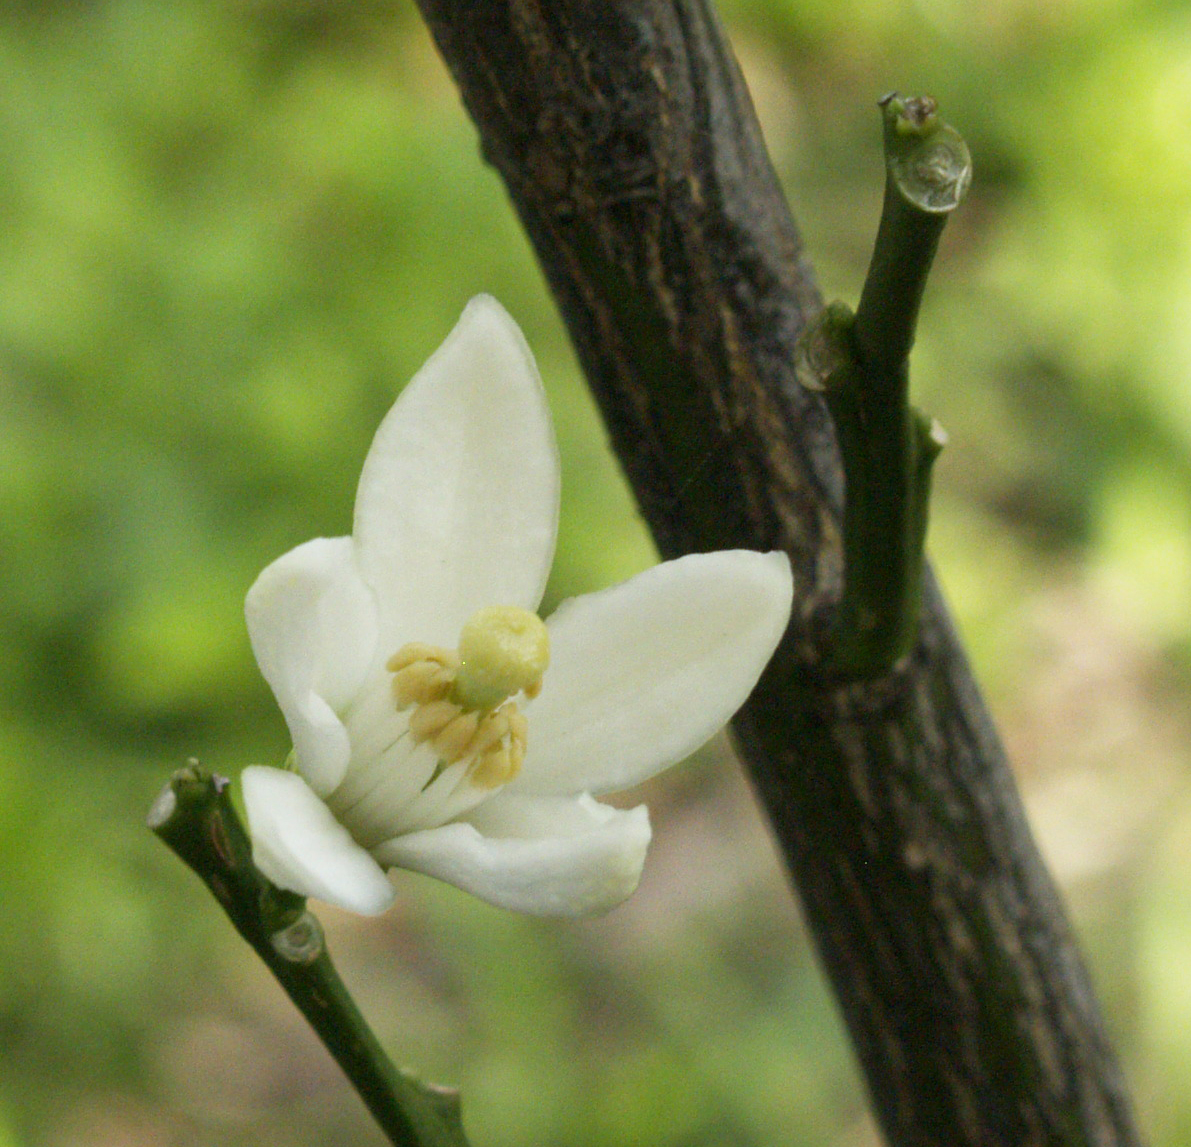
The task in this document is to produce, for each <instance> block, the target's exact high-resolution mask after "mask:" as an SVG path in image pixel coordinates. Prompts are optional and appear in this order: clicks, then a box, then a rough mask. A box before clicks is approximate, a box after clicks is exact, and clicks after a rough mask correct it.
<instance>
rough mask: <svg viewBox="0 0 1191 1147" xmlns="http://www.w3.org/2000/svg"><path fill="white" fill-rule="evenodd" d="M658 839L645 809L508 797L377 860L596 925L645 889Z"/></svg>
mask: <svg viewBox="0 0 1191 1147" xmlns="http://www.w3.org/2000/svg"><path fill="white" fill-rule="evenodd" d="M649 838H650V828H649V813H648V811H647V810H646V808H645V806H644V805H639V806H638V807H637V808H634V809H630V810H628V811H624V810H621V809H614V808H610V807H609V806H607V805H602V804H600V803H599V802H597V801H594V800H592V799H591V797H589V796H588V795H587V794H583V795H582V796H580V797H578V798H575V797H570V798H558V797H553V798H552V797H545V798H540V797H514V796H511V795H509V794H508V793H507V792H506V793H502V794H500V795H499V796H497V797H494V798H493V799H492V800H490V801H488V802H486V803H485V804H483V805H481V806H480V807H479V808H477V809H473V810H472V812H471V813H470V814H468V816H467V818H466V820H465V821H460V822H455V823H452V824H446V825H443V826H442V827H441V828H432V829H427V830H425V831H423V832H413V833H410V834H408V835H406V836H399V837H396V838H395V839H393V840H391V841H389V842H387V843H386V844H382V845H380V846H379V847H377V848H374V849H373V850H372V854H373V856H375V857H376V859H377V860H379V861H380V862H381V864H386V865H387V864H392V865H397V866H399V867H401V868H409V869H413V870H414V871H415V872H423V873H425V874H426V875H427V876H434V877H437V878H438V879H439V880H445V881H446V882H447V883H449V884H454V885H455V886H456V887H457V888H462V889H463V890H464V891H465V892H470V893H472V894H473V895H474V896H478V897H479V898H480V899H481V900H486V901H488V903H489V904H495V905H496V906H497V907H499V908H511V909H513V910H514V911H516V912H528V913H530V914H531V915H534V916H592V915H596V914H598V913H600V912H607V911H608V910H609V909H611V908H614V907H616V905H617V904H619V903H620V902H621V901H622V900H624V899H625V898H626V897H627V896H629V895H630V894H631V893H632V892H633V890H634V889H635V888H636V887H637V882H638V881H639V880H640V879H641V868H642V865H644V863H645V850H646V848H647V847H648V846H649Z"/></svg>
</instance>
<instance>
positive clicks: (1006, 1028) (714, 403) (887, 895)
mask: <svg viewBox="0 0 1191 1147" xmlns="http://www.w3.org/2000/svg"><path fill="white" fill-rule="evenodd" d="M418 2H419V5H420V7H421V9H422V12H423V14H424V16H425V18H426V20H427V23H428V24H429V27H430V29H431V32H432V34H433V35H434V37H435V39H436V41H437V43H438V46H439V48H440V50H441V52H442V54H443V56H444V57H445V59H446V61H447V64H448V66H449V67H450V69H451V71H452V73H453V74H454V76H455V79H456V81H457V82H458V84H459V87H460V89H461V91H462V95H463V99H464V102H465V104H466V106H467V108H468V110H469V112H470V113H471V116H472V118H473V119H474V120H475V122H476V124H477V126H478V128H479V131H480V136H481V140H482V146H483V151H484V155H485V157H486V158H487V159H488V161H489V162H491V163H492V164H493V165H494V166H495V167H496V168H497V170H498V171H499V172H500V174H501V175H502V176H503V178H504V180H505V182H506V184H507V186H508V189H509V193H510V195H511V197H512V200H513V203H514V205H515V206H516V209H517V211H518V213H519V214H520V217H521V220H522V222H523V224H524V226H525V228H526V230H527V231H528V233H529V235H530V238H531V240H532V242H533V244H534V246H535V248H536V249H537V253H538V257H539V259H540V261H541V264H542V266H543V268H544V270H545V273H546V276H547V278H548V280H549V283H550V286H551V288H552V290H553V292H554V295H555V297H556V299H557V301H558V304H559V306H560V308H561V311H562V314H563V316H564V319H565V321H566V323H567V325H568V327H569V330H570V333H571V337H572V339H573V340H574V343H575V346H576V348H577V350H578V354H579V357H580V360H581V362H582V365H583V367H584V369H585V371H586V373H587V377H588V379H589V382H590V384H591V387H592V389H593V391H594V393H595V395H596V398H597V400H598V402H599V404H600V407H601V409H602V411H603V414H604V417H605V420H606V422H607V426H608V429H609V432H610V434H611V437H612V441H613V444H614V447H615V449H616V451H617V453H618V454H619V456H620V459H621V461H622V464H623V465H624V468H625V470H626V472H627V474H628V476H629V479H630V481H631V483H632V485H633V488H634V490H635V491H636V495H637V498H638V500H639V502H640V505H641V508H642V511H643V512H644V514H645V517H646V519H647V520H648V522H649V525H650V528H651V530H652V532H653V535H654V537H655V539H656V540H657V544H658V547H659V549H660V550H661V552H662V554H663V555H665V556H666V557H675V556H678V555H680V554H684V553H688V552H691V551H706V550H713V549H720V548H731V547H745V548H750V549H762V550H764V549H772V548H781V549H784V550H785V551H786V552H787V553H788V554H789V555H790V559H791V562H792V564H793V568H794V573H795V585H796V601H797V605H796V611H795V612H796V616H795V617H794V619H793V622H792V624H791V628H790V631H789V633H788V635H787V638H786V640H785V642H784V644H783V645H782V647H781V648H780V650H779V653H778V655H777V657H776V658H775V659H774V661H773V663H772V664H771V666H770V668H769V669H768V670H767V671H766V673H765V675H764V677H763V678H762V680H761V682H760V684H759V685H758V687H757V689H756V691H755V692H754V694H753V696H752V698H751V699H750V700H749V702H748V703H747V704H746V706H745V707H744V709H743V710H742V711H741V713H740V715H739V716H738V717H737V718H736V720H735V722H734V730H735V734H736V737H737V741H738V745H739V748H740V752H741V756H742V759H743V761H744V763H745V765H746V767H747V769H748V771H749V772H750V774H751V776H752V779H753V782H754V785H755V787H756V791H757V792H758V794H759V796H760V798H761V800H762V801H763V803H764V805H765V808H766V810H767V811H768V814H769V817H770V820H771V821H772V825H773V829H774V832H775V834H776V836H777V838H778V841H779V842H780V846H781V849H782V852H783V854H784V856H785V858H786V861H787V863H788V865H789V868H790V871H791V873H792V874H793V877H794V880H795V883H796V885H797V888H798V891H799V893H800V895H801V898H802V903H803V907H804V910H805V913H806V917H807V920H808V922H809V925H810V929H811V931H812V933H813V935H814V937H815V941H816V943H817V945H818V949H819V953H820V956H821V958H822V960H823V962H824V964H825V966H826V968H827V971H828V973H829V975H830V978H831V981H832V983H833V985H834V988H835V991H836V993H837V996H838V999H839V1003H840V1006H841V1008H842V1011H843V1014H844V1017H845V1019H846V1022H847V1025H848V1028H849V1031H850V1033H851V1036H852V1040H853V1042H854V1045H855V1047H856V1050H857V1054H858V1056H859V1059H860V1062H861V1064H862V1067H863V1070H864V1073H865V1076H866V1078H867V1081H868V1085H869V1088H870V1092H871V1095H872V1101H873V1104H874V1108H875V1110H876V1113H877V1116H878V1119H879V1121H880V1123H881V1125H882V1127H883V1129H884V1131H885V1134H886V1135H887V1137H888V1139H889V1141H890V1142H891V1143H893V1144H897V1145H904V1147H910V1145H914V1147H919V1145H922V1147H926V1145H930V1147H936V1145H937V1147H943V1145H946V1147H960V1145H967V1144H970V1145H971V1147H996V1145H1005V1147H1022V1145H1026V1144H1031V1145H1034V1144H1037V1145H1042V1144H1048V1145H1049V1144H1063V1145H1067V1144H1070V1145H1075V1144H1080V1145H1086V1144H1096V1145H1109V1144H1114V1145H1115V1144H1135V1143H1138V1142H1139V1139H1138V1135H1137V1132H1136V1131H1135V1129H1134V1126H1133V1122H1132V1115H1131V1112H1130V1105H1129V1101H1128V1098H1127V1096H1126V1093H1125V1090H1124V1087H1123V1084H1122V1081H1121V1078H1120V1074H1119V1071H1118V1068H1117V1065H1116V1062H1115V1060H1114V1057H1113V1054H1112V1051H1111V1048H1110V1047H1109V1045H1108V1042H1107V1040H1106V1038H1105V1035H1104V1031H1103V1027H1102V1022H1101V1019H1100V1017H1099V1015H1098V1012H1097V1007H1096V1004H1095V1002H1094V999H1093V994H1092V991H1091V988H1090V986H1089V982H1088V977H1087V974H1086V972H1085V970H1084V968H1083V966H1082V963H1081V961H1080V958H1079V956H1078V954H1077V951H1076V948H1075V945H1074V943H1073V941H1072V937H1071V933H1070V929H1069V926H1068V924H1067V921H1066V919H1065V916H1064V911H1063V908H1062V905H1061V903H1060V899H1059V896H1058V894H1057V892H1056V890H1055V888H1054V885H1053V883H1052V882H1051V879H1050V877H1049V875H1048V874H1047V872H1046V870H1045V868H1044V866H1043V864H1042V862H1041V860H1040V858H1039V856H1038V853H1037V849H1036V847H1035V845H1034V843H1033V841H1032V839H1031V837H1030V834H1029V829H1028V827H1027V825H1026V822H1025V818H1024V815H1023V811H1022V807H1021V803H1020V799H1019V797H1018V795H1017V792H1016V789H1015V786H1014V783H1013V780H1012V777H1011V774H1010V772H1009V768H1008V765H1007V763H1006V760H1005V756H1004V753H1003V750H1002V748H1001V745H1000V743H999V742H998V739H997V736H996V733H995V731H994V730H993V727H992V725H991V723H990V721H989V719H988V717H987V715H986V713H985V710H984V708H983V706H982V702H981V700H980V697H979V695H978V692H977V689H976V687H975V685H974V684H973V682H972V678H971V675H970V671H969V669H968V665H967V662H966V660H965V658H964V655H963V652H962V649H961V647H960V645H959V643H958V641H957V638H956V636H955V633H954V631H953V629H952V627H951V625H950V622H949V621H948V618H947V614H946V610H945V607H944V606H943V604H942V601H941V599H940V596H939V594H938V592H937V590H936V589H935V587H934V583H933V581H932V580H931V577H930V575H929V573H928V574H927V578H926V581H927V584H926V586H925V589H924V612H923V619H922V624H921V632H920V635H919V640H918V642H917V644H916V646H915V649H914V651H913V653H912V654H911V655H910V656H909V657H908V658H906V659H905V661H904V662H903V663H902V664H901V665H899V666H898V667H897V669H896V670H895V671H894V672H893V673H891V674H889V675H887V676H885V677H882V678H880V679H876V680H872V681H868V682H863V683H859V684H857V683H851V684H843V683H840V682H838V681H834V680H832V679H831V678H830V676H829V675H828V674H827V673H826V672H825V670H824V669H823V665H824V661H825V658H826V654H827V652H828V637H829V632H830V625H829V622H830V620H831V617H832V614H833V609H834V606H835V603H836V602H837V601H838V597H839V590H840V566H841V556H840V518H841V511H842V499H843V489H842V487H843V482H842V477H841V471H840V466H839V461H838V457H837V453H836V449H835V442H834V438H833V435H832V431H831V424H830V420H829V419H828V417H827V415H826V412H825V410H824V408H823V406H822V404H821V402H820V401H819V399H818V398H817V397H816V396H815V395H813V394H811V393H810V392H808V391H806V390H804V389H803V388H801V387H800V386H799V385H798V384H797V383H796V381H795V378H794V373H793V366H792V363H793V353H792V352H793V346H794V342H795V339H796V338H797V336H798V334H799V332H800V331H801V330H802V328H803V326H804V325H805V324H806V322H807V319H808V318H809V317H811V316H813V315H814V314H815V313H816V312H817V310H818V309H819V307H820V299H819V295H818V291H817V288H816V286H815V283H814V278H813V273H812V271H811V268H810V266H809V265H808V263H807V261H806V259H805V256H804V254H803V249H802V245H801V241H800V239H799V236H798V233H797V230H796V228H795V226H794V223H793V221H792V220H791V218H790V216H789V213H788V210H787V207H786V204H785V201H784V198H783V196H782V193H781V190H780V187H779V185H778V183H777V180H776V178H775V176H774V173H773V170H772V167H771V165H770V162H769V159H768V157H767V155H766V152H765V149H764V145H763V143H762V140H761V135H760V130H759V128H758V125H757V122H756V119H755V117H754V114H753V111H752V107H751V104H750V102H749V98H748V95H747V92H746V89H745V87H744V84H743V82H742V80H741V77H740V74H739V71H738V69H737V66H736V63H735V61H734V59H733V57H732V55H731V51H730V49H729V47H728V46H727V44H726V41H725V40H724V38H723V35H722V33H721V30H720V28H719V26H718V24H717V22H716V19H715V17H714V15H713V13H712V12H711V11H710V10H709V8H708V7H707V6H706V3H705V2H704V0H484V2H482V3H481V2H478V0H418ZM876 94H878V93H874V96H875V95H876ZM876 133H877V120H876V116H875V115H874V137H876ZM875 146H876V145H875V143H874V150H875Z"/></svg>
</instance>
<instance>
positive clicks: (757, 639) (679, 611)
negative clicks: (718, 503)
mask: <svg viewBox="0 0 1191 1147" xmlns="http://www.w3.org/2000/svg"><path fill="white" fill-rule="evenodd" d="M792 594H793V585H792V579H791V576H790V563H789V561H788V560H787V558H786V555H785V554H782V553H771V554H759V553H753V552H752V551H749V550H730V551H723V552H720V553H713V554H692V555H689V556H687V557H684V558H679V559H678V560H677V561H671V562H666V563H664V564H663V565H660V566H655V567H654V568H653V569H651V570H646V572H645V573H642V574H639V575H638V576H637V577H635V578H632V579H631V580H629V581H627V582H625V583H624V584H622V585H619V586H615V587H613V588H612V589H607V590H603V591H602V592H600V593H594V594H588V595H587V596H585V597H580V598H574V599H572V600H570V601H566V602H564V603H563V604H562V605H561V606H560V607H559V609H558V611H557V612H556V613H555V614H554V616H553V617H551V618H550V619H549V621H548V622H547V625H548V627H549V629H550V647H551V664H550V668H549V669H548V670H547V672H546V677H545V684H544V687H543V689H542V693H541V695H540V696H539V697H538V699H537V700H536V701H533V702H531V703H530V705H529V706H528V707H527V709H526V716H527V718H528V720H529V742H528V750H527V754H526V759H525V765H524V768H523V770H522V772H521V775H520V776H519V777H518V778H517V779H516V780H515V781H514V782H513V786H514V789H515V791H518V792H534V793H559V794H561V793H573V792H580V791H590V792H595V793H600V792H612V791H614V790H617V789H623V788H628V787H629V786H631V785H635V784H637V783H639V782H640V781H643V780H644V779H645V778H646V777H649V776H652V775H653V774H654V773H656V772H658V771H659V770H660V769H664V768H666V767H668V766H669V765H672V764H674V763H675V762H676V761H679V760H681V759H682V758H683V757H685V756H687V755H688V754H690V753H692V752H694V750H695V749H697V748H698V747H699V746H700V745H701V744H703V742H704V741H706V740H707V739H708V738H709V737H710V736H711V735H712V734H713V733H715V731H716V730H717V729H719V728H720V726H722V725H723V724H724V723H725V722H726V721H727V720H728V718H729V717H731V716H732V714H733V713H735V712H736V710H737V709H738V708H739V707H740V705H741V704H742V703H743V702H744V700H745V698H746V697H747V696H748V695H749V693H750V692H751V691H752V688H753V686H754V685H755V684H756V682H757V678H758V677H759V676H760V674H761V670H762V669H764V668H765V665H766V663H767V662H768V661H769V658H770V656H771V655H772V654H773V651H774V649H775V647H776V646H777V643H778V641H779V640H780V638H781V636H782V634H783V633H784V632H785V629H786V624H787V622H788V621H789V617H790V604H791V598H792Z"/></svg>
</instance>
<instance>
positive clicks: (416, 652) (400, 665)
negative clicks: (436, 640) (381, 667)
mask: <svg viewBox="0 0 1191 1147" xmlns="http://www.w3.org/2000/svg"><path fill="white" fill-rule="evenodd" d="M415 661H436V662H438V663H439V664H440V665H444V664H446V663H447V662H449V661H450V662H454V661H457V658H456V657H455V654H453V653H452V652H451V651H450V650H449V649H442V648H440V647H439V646H437V645H427V644H426V643H425V642H424V641H410V642H407V643H406V644H405V645H403V646H402V647H401V648H400V649H398V650H397V652H396V653H394V654H393V656H392V657H390V658H389V660H388V661H386V662H385V668H386V669H387V670H388V671H389V672H390V673H396V672H398V671H399V670H401V669H404V668H405V667H406V666H407V665H413V663H414V662H415Z"/></svg>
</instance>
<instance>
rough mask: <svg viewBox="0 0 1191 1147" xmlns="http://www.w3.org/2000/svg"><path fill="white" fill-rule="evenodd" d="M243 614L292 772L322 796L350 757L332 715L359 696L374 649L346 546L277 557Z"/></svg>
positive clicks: (371, 616)
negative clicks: (289, 746) (289, 750)
mask: <svg viewBox="0 0 1191 1147" xmlns="http://www.w3.org/2000/svg"><path fill="white" fill-rule="evenodd" d="M244 612H245V616H246V617H247V620H248V635H249V637H250V638H251V640H252V651H253V653H254V654H256V660H257V664H258V665H260V669H261V673H262V674H264V677H265V680H266V681H268V683H269V685H270V687H271V688H272V690H273V694H274V696H275V697H276V698H277V703H278V704H279V705H280V706H281V711H282V713H284V714H285V720H286V724H287V725H288V726H289V731H290V736H291V737H292V738H293V742H294V754H295V759H296V761H297V765H298V770H299V771H300V772H301V774H302V775H303V776H304V777H305V778H306V779H307V780H308V781H309V782H310V785H311V787H312V788H313V789H314V791H315V792H316V793H318V794H319V795H320V796H326V795H327V794H328V793H330V792H331V791H332V790H333V789H334V788H335V786H336V785H337V784H339V782H340V781H341V780H342V779H343V775H344V773H345V771H346V770H347V764H348V759H349V758H350V756H351V745H350V743H349V739H348V734H347V730H346V729H345V728H344V726H343V723H342V722H341V721H340V719H339V717H338V716H337V715H336V712H335V710H336V708H341V707H343V706H344V705H346V704H347V702H348V701H349V700H350V699H351V697H352V695H353V694H354V693H355V692H356V690H358V689H359V687H360V685H361V684H362V682H363V680H364V677H365V675H366V673H367V671H368V667H369V665H370V664H371V662H372V658H373V650H374V647H375V644H376V624H377V623H376V606H375V604H374V602H373V598H372V595H371V593H370V591H369V590H368V587H367V586H365V585H364V583H363V582H362V581H361V580H360V576H359V574H358V573H357V572H356V567H355V560H354V557H353V552H352V542H351V538H316V539H315V540H314V541H311V542H306V543H305V544H304V545H301V546H298V547H297V548H296V549H293V550H290V551H289V553H287V554H283V555H282V556H281V557H280V558H278V559H277V560H276V561H275V562H273V563H272V564H271V565H269V566H267V567H266V568H265V570H264V572H263V573H262V574H261V575H260V577H258V578H257V579H256V582H255V583H254V584H253V586H252V588H251V589H250V590H249V591H248V597H247V600H246V601H245V603H244Z"/></svg>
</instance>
